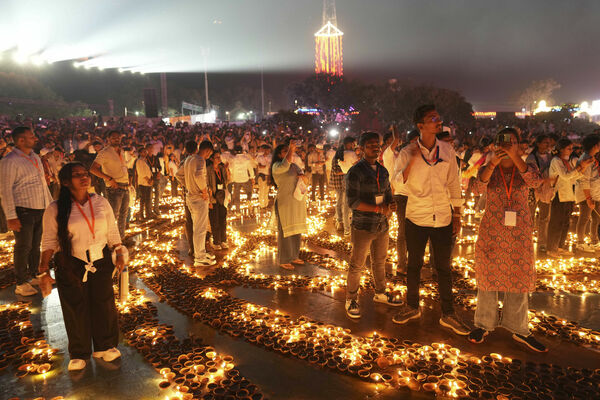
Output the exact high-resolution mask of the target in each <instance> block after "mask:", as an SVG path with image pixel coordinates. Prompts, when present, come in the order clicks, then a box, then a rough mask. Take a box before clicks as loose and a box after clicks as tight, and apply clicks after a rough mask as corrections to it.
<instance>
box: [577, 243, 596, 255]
mask: <svg viewBox="0 0 600 400" xmlns="http://www.w3.org/2000/svg"><path fill="white" fill-rule="evenodd" d="M577 250H580V251H583V252H586V253H594V252H595V251H596V248H595V247H594V246H592V245H589V244H587V243H580V244H578V245H577Z"/></svg>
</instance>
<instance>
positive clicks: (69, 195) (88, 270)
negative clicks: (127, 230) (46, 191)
mask: <svg viewBox="0 0 600 400" xmlns="http://www.w3.org/2000/svg"><path fill="white" fill-rule="evenodd" d="M58 177H59V180H60V185H61V188H60V194H59V198H58V200H56V201H54V202H52V203H50V205H49V206H48V208H46V211H45V212H44V218H43V234H42V257H41V261H40V266H39V272H40V274H45V273H48V264H49V262H50V259H51V258H52V256H53V255H54V262H55V265H56V271H55V272H56V273H55V275H56V285H57V288H58V295H59V298H60V304H61V308H62V312H63V317H64V320H65V328H66V330H67V336H68V338H69V354H70V357H71V361H70V362H69V370H71V371H72V370H80V369H83V368H84V367H85V365H86V361H85V360H86V359H88V358H89V356H90V354H91V355H93V356H94V357H96V358H102V359H104V360H105V361H108V362H110V361H113V360H115V359H117V358H119V357H120V356H121V353H120V352H119V350H117V348H116V346H117V343H118V341H119V327H118V320H117V317H118V316H117V309H116V307H115V299H114V292H113V287H112V274H113V270H114V269H115V265H114V264H113V262H112V257H111V250H115V252H116V254H117V255H116V268H117V269H118V270H119V272H120V271H122V270H123V267H124V265H125V264H124V259H123V257H124V253H123V252H124V250H123V247H122V246H121V237H120V236H119V230H118V228H117V224H116V221H115V216H114V214H113V210H112V208H111V207H110V203H109V202H108V200H106V199H105V198H104V197H102V196H100V195H96V194H89V193H88V189H89V187H90V175H89V172H88V171H87V169H86V168H85V166H84V165H83V164H81V163H78V162H72V163H68V164H66V165H65V166H64V167H63V168H62V169H61V170H60V172H59V173H58ZM92 343H93V347H94V350H95V351H94V353H92Z"/></svg>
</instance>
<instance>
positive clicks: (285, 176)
mask: <svg viewBox="0 0 600 400" xmlns="http://www.w3.org/2000/svg"><path fill="white" fill-rule="evenodd" d="M295 150H296V142H295V141H294V140H291V141H290V143H289V145H284V144H282V145H279V146H277V147H276V148H275V151H273V160H272V162H271V177H272V179H273V183H274V184H275V187H276V188H277V196H276V197H275V207H274V212H275V215H276V216H277V254H278V257H279V266H280V267H281V268H284V269H294V266H293V265H292V264H296V265H303V264H304V261H302V260H301V259H300V257H299V256H300V240H301V234H303V233H306V232H307V230H308V229H307V226H306V218H307V216H306V201H304V200H298V199H296V198H295V197H294V191H295V190H296V185H297V183H298V180H299V179H305V176H304V174H303V173H302V170H301V169H300V167H298V166H297V165H296V164H294V163H292V158H293V157H294V153H295Z"/></svg>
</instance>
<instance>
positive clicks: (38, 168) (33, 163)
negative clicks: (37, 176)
mask: <svg viewBox="0 0 600 400" xmlns="http://www.w3.org/2000/svg"><path fill="white" fill-rule="evenodd" d="M19 155H20V156H21V157H23V158H24V159H26V160H27V161H29V162H30V163H31V165H33V166H34V167H36V168H37V170H38V171H40V172H42V171H41V170H40V166H39V164H38V162H37V160H36V159H35V158H34V160H35V162H34V161H33V160H31V158H29V157H27V156H24V155H23V154H19Z"/></svg>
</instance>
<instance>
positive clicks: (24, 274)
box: [14, 207, 44, 285]
mask: <svg viewBox="0 0 600 400" xmlns="http://www.w3.org/2000/svg"><path fill="white" fill-rule="evenodd" d="M16 211H17V218H19V222H21V230H20V231H19V232H16V231H15V232H14V234H15V248H14V265H15V275H16V276H17V285H22V284H24V283H25V282H27V281H29V279H31V278H34V277H35V276H36V275H37V270H38V266H39V264H40V243H41V241H42V217H43V216H44V210H34V209H32V208H24V207H16Z"/></svg>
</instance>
